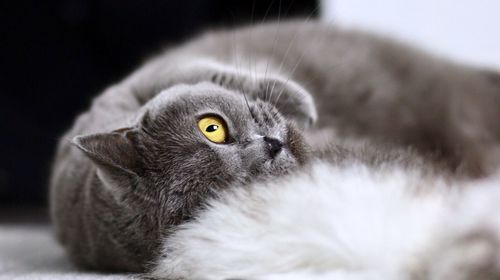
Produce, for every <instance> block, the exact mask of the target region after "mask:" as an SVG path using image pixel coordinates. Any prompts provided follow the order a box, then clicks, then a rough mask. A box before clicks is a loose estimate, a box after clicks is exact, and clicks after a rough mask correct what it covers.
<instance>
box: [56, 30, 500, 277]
mask: <svg viewBox="0 0 500 280" xmlns="http://www.w3.org/2000/svg"><path fill="white" fill-rule="evenodd" d="M499 88H500V86H499V84H498V78H497V76H496V75H495V74H491V73H485V72H483V71H479V70H476V69H473V68H468V67H465V66H459V65H454V64H452V63H449V62H446V61H442V60H439V59H436V58H433V57H430V56H428V55H425V54H422V53H420V52H418V51H415V50H412V49H410V48H408V47H405V46H401V45H399V44H397V43H393V42H391V41H388V40H385V39H381V38H378V37H374V36H371V35H367V34H363V33H357V32H348V31H341V30H337V29H334V28H332V27H329V26H324V25H322V24H319V23H304V22H291V23H280V24H274V25H264V26H260V27H255V28H247V29H242V30H236V31H229V32H228V31H223V32H215V33H208V34H206V35H204V36H201V37H200V38H198V39H195V40H194V41H191V42H188V43H187V44H185V45H183V46H181V47H178V48H174V49H170V50H168V51H167V52H166V53H165V54H163V55H161V56H159V57H158V58H155V59H153V60H151V61H150V62H149V63H147V64H145V65H144V66H143V67H141V68H140V69H139V70H138V71H136V72H135V73H133V74H132V75H131V76H129V77H128V78H126V79H125V80H123V81H122V82H120V83H118V84H117V85H114V86H112V87H110V88H108V89H107V90H106V91H105V92H104V93H103V94H102V95H100V96H98V97H97V98H96V99H95V100H94V102H93V104H92V107H91V109H90V110H89V111H88V112H86V113H84V114H82V115H81V116H80V117H79V118H78V119H77V121H76V123H75V125H74V127H73V128H72V129H71V130H70V131H69V132H68V133H67V134H66V135H65V136H64V137H63V139H62V141H61V143H60V146H59V150H58V154H57V155H56V160H55V164H54V171H53V176H52V181H51V211H52V218H53V221H54V224H55V228H56V232H57V235H58V237H59V239H60V240H61V241H62V243H63V244H64V245H65V247H66V248H67V250H68V252H69V255H70V256H71V257H72V258H73V260H74V261H75V262H76V263H77V264H79V265H81V266H83V267H88V268H93V269H114V270H128V271H143V270H144V268H145V266H146V265H147V264H148V263H149V262H151V261H153V260H154V258H155V257H156V255H157V254H158V253H159V248H160V247H161V243H162V241H163V238H164V237H165V236H168V235H169V234H170V233H171V232H172V231H174V230H175V225H178V224H180V223H182V222H183V221H185V220H187V219H189V218H190V217H191V216H192V214H193V211H195V210H196V209H199V207H200V205H202V204H203V203H204V201H206V199H208V198H210V197H213V196H214V195H216V193H217V192H218V191H219V190H223V189H226V188H227V187H228V186H231V185H232V184H234V185H240V184H243V185H246V184H248V183H249V182H252V181H258V180H262V179H266V178H268V177H270V176H271V177H272V176H275V175H283V174H286V173H289V172H290V171H291V170H294V169H296V168H298V167H300V166H303V165H304V164H306V162H307V161H308V159H309V158H310V153H309V152H307V150H308V147H307V145H306V144H304V143H302V141H303V140H302V137H301V135H300V134H305V136H306V138H309V143H311V144H312V145H313V146H316V145H317V142H326V143H329V142H331V141H333V138H332V139H328V140H326V141H316V140H317V139H314V138H315V136H311V135H316V134H315V133H316V132H314V131H313V130H317V129H320V130H321V131H326V132H325V133H322V134H321V135H325V134H328V133H329V132H331V131H335V133H337V134H336V135H340V137H347V136H349V137H351V136H353V137H360V136H361V137H362V138H365V139H368V140H369V141H373V142H380V141H383V142H387V143H389V144H392V145H395V146H400V145H403V146H407V145H410V146H414V147H415V148H416V149H417V150H418V151H419V152H421V154H425V153H427V152H431V153H436V154H439V155H442V156H443V159H444V161H445V162H446V163H447V166H448V167H451V168H450V169H451V170H456V169H457V168H458V169H459V170H460V172H461V173H462V171H463V172H464V173H465V174H481V173H485V172H487V171H489V170H488V169H487V167H489V166H490V165H491V162H492V161H493V160H494V159H496V157H495V155H497V154H498V140H499V137H500V127H499V126H498V125H497V123H496V122H497V120H498V119H499V118H500V104H499V95H500V91H499ZM160 92H161V93H160ZM309 92H311V94H312V95H313V97H314V101H313V99H312V98H311V97H310V95H309ZM243 94H246V96H245V97H246V98H247V99H248V100H246V99H245V98H244V95H243ZM224 96H227V98H225V97H224ZM205 99H206V100H205ZM226 99H227V100H226ZM248 103H250V104H248ZM478 108H480V109H478ZM212 110H215V113H216V114H218V115H222V116H223V117H224V119H227V120H226V122H231V123H228V126H229V128H230V129H229V130H231V129H232V130H233V131H237V132H238V135H236V137H235V140H234V142H231V143H234V144H231V145H226V146H221V145H214V144H213V143H210V142H207V141H206V139H204V138H203V136H202V135H199V133H198V134H197V132H196V131H195V125H193V124H195V119H196V118H199V117H200V115H202V114H207V113H208V114H214V111H212ZM278 111H279V112H278ZM316 120H317V126H316V127H315V128H313V130H309V131H303V133H301V132H300V130H299V129H297V128H295V126H299V127H300V128H302V129H304V128H305V127H308V126H310V125H311V124H312V123H313V122H314V121H316ZM290 121H292V122H294V123H295V124H291V123H290ZM233 122H234V123H233ZM177 128H179V133H175V132H176V131H175V130H176V129H177ZM250 132H252V133H253V134H251V133H250ZM96 133H98V134H96ZM82 135H83V136H82ZM179 135H180V136H179ZM77 136H78V137H77ZM181 136H182V137H181ZM75 137H76V138H75ZM259 137H262V139H264V140H262V139H261V138H259ZM266 137H267V138H266ZM311 138H313V139H311ZM71 139H73V143H74V144H75V146H78V147H79V148H80V149H81V150H83V153H82V152H81V151H79V150H78V149H77V148H75V147H73V146H72V145H71V143H70V140H71ZM265 139H275V140H279V142H280V144H279V150H278V152H279V154H278V158H275V156H276V155H274V154H273V156H272V157H271V158H267V156H268V151H269V147H271V146H272V143H275V140H272V141H271V140H269V141H267V140H265ZM282 146H283V149H282V150H281V147H282ZM395 146H392V147H395ZM313 148H314V147H313ZM383 151H384V150H383V149H382V150H378V149H375V150H374V152H373V154H374V158H375V159H374V160H373V163H374V165H383V164H384V161H385V159H386V158H387V156H386V155H385V153H384V152H383ZM261 153H262V155H261ZM395 153H399V152H397V151H396V152H395ZM264 154H265V155H264ZM333 154H336V153H333ZM333 162H335V160H333ZM402 162H418V163H416V164H410V165H411V166H414V167H413V168H416V169H419V168H421V166H423V165H425V164H421V163H420V159H418V156H416V155H413V154H412V155H411V156H409V160H404V161H402ZM219 176H220V177H219ZM214 178H217V179H214Z"/></svg>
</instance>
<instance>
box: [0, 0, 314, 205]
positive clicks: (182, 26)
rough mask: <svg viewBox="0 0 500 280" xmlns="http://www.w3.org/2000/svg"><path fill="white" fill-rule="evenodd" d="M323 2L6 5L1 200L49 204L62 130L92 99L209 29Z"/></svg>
mask: <svg viewBox="0 0 500 280" xmlns="http://www.w3.org/2000/svg"><path fill="white" fill-rule="evenodd" d="M318 5H319V4H318V1H317V0H274V1H271V0H269V1H264V0H184V1H182V0H181V1H178V0H175V1H174V0H163V1H160V0H155V1H139V0H137V1H131V0H120V1H119V0H116V1H109V0H67V1H40V0H32V1H22V0H21V1H1V3H0V46H1V48H0V69H1V72H0V206H7V207H9V206H13V205H15V206H17V207H19V206H25V205H32V206H43V205H45V204H46V193H47V185H48V175H49V173H50V162H51V158H52V156H53V153H54V149H55V146H56V144H57V141H58V137H59V136H60V135H61V134H62V133H63V132H64V131H65V130H66V129H68V128H69V127H70V126H71V124H72V122H73V119H74V118H75V116H76V115H77V114H78V113H79V112H82V111H83V110H85V109H86V108H87V107H88V106H89V103H90V100H91V98H92V96H94V95H96V94H98V93H99V92H100V91H101V90H103V89H104V88H105V87H106V86H108V85H110V84H111V83H113V82H116V81H118V80H119V79H120V78H122V77H124V76H125V75H126V74H127V73H129V72H131V71H132V70H133V69H134V68H135V67H137V66H138V64H139V63H140V62H141V61H143V60H144V59H145V58H146V57H148V56H150V55H151V54H153V53H154V52H156V51H159V50H160V49H161V48H162V47H163V46H165V45H167V44H172V43H176V42H180V41H182V40H186V39H187V38H189V37H191V36H193V35H195V34H197V33H200V32H202V31H203V30H205V29H208V28H213V27H218V26H234V25H240V24H244V23H250V22H261V21H262V20H264V19H265V20H272V19H276V18H278V16H279V17H280V18H287V17H298V16H310V15H312V16H316V15H317V14H318V13H319V11H318Z"/></svg>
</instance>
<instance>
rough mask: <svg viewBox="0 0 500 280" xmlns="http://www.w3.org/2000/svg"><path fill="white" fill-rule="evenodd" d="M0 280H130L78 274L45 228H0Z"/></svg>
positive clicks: (118, 276)
mask: <svg viewBox="0 0 500 280" xmlns="http://www.w3.org/2000/svg"><path fill="white" fill-rule="evenodd" d="M0 279H1V280H24V279H29V280H52V279H54V280H94V279H105V280H115V279H130V277H127V276H124V275H103V274H94V273H83V272H77V270H76V269H75V268H74V267H73V266H72V265H71V264H70V263H69V261H68V260H67V258H66V257H65V256H64V252H63V250H62V248H61V246H59V244H57V243H56V242H55V240H54V239H53V237H52V235H51V232H50V229H49V227H48V226H40V225H36V226H26V225H0Z"/></svg>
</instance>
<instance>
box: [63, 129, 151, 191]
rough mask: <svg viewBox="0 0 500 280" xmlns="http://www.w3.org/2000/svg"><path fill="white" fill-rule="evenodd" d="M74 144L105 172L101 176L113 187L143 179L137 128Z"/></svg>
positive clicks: (82, 138) (79, 139)
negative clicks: (135, 178)
mask: <svg viewBox="0 0 500 280" xmlns="http://www.w3.org/2000/svg"><path fill="white" fill-rule="evenodd" d="M72 143H73V144H74V145H75V146H77V147H78V148H79V149H80V150H82V151H83V152H84V153H85V154H86V155H87V156H88V157H89V158H90V159H91V160H92V161H93V162H94V163H95V164H96V165H97V167H98V168H99V170H100V171H102V174H99V175H100V177H102V178H101V179H103V180H106V181H109V182H110V183H119V184H123V182H124V180H125V179H131V178H133V177H137V176H140V175H141V174H142V172H143V163H142V160H141V157H140V155H139V152H138V151H137V130H136V129H135V128H122V129H119V130H115V131H112V132H110V133H98V134H91V135H83V136H77V137H75V138H74V139H73V141H72Z"/></svg>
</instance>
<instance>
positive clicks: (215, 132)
mask: <svg viewBox="0 0 500 280" xmlns="http://www.w3.org/2000/svg"><path fill="white" fill-rule="evenodd" d="M198 129H199V130H200V131H201V133H203V135H204V136H205V137H206V138H207V139H208V140H210V141H212V142H214V143H217V144H222V143H225V142H226V141H227V136H228V135H227V128H226V123H225V122H224V120H223V119H222V118H221V117H218V116H205V117H202V118H201V119H199V120H198Z"/></svg>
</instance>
